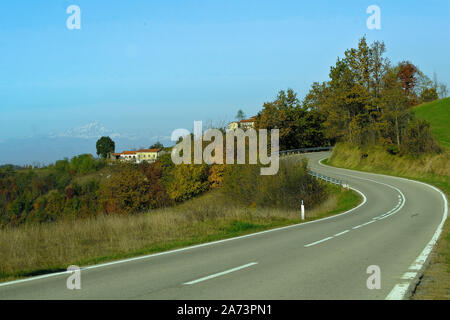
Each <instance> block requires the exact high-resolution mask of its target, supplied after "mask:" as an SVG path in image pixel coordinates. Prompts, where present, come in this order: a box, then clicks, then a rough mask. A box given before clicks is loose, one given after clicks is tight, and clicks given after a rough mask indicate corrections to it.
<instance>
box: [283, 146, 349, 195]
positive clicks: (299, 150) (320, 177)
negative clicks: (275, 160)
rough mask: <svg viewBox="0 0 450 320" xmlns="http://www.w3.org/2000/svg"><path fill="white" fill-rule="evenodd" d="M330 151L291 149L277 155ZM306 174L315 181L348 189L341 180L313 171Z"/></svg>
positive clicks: (319, 148) (327, 148)
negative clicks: (318, 180)
mask: <svg viewBox="0 0 450 320" xmlns="http://www.w3.org/2000/svg"><path fill="white" fill-rule="evenodd" d="M331 150H333V147H314V148H300V149H293V150H283V151H280V152H279V154H280V156H282V155H293V154H299V153H307V152H319V151H331ZM308 174H309V175H311V176H313V177H315V178H317V179H320V180H323V181H325V182H329V183H333V184H337V185H339V186H341V187H344V188H347V189H348V188H349V185H348V183H345V182H344V181H343V180H340V179H336V178H333V177H328V176H326V175H323V174H320V173H317V172H314V171H308Z"/></svg>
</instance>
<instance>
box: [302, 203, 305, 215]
mask: <svg viewBox="0 0 450 320" xmlns="http://www.w3.org/2000/svg"><path fill="white" fill-rule="evenodd" d="M302 220H305V206H304V205H303V200H302Z"/></svg>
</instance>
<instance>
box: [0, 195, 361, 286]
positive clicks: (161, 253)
mask: <svg viewBox="0 0 450 320" xmlns="http://www.w3.org/2000/svg"><path fill="white" fill-rule="evenodd" d="M349 188H350V189H352V190H353V191H355V192H356V193H358V194H359V195H360V196H361V197H362V198H363V201H362V202H361V203H360V204H359V205H357V206H356V207H354V208H353V209H350V210H347V211H345V212H342V213H339V214H335V215H333V216H329V217H325V218H321V219H317V220H313V221H308V222H301V223H297V224H293V225H290V226H285V227H279V228H274V229H270V230H265V231H259V232H255V233H250V234H246V235H243V236H238V237H233V238H228V239H223V240H216V241H212V242H206V243H201V244H197V245H193V246H190V247H185V248H180V249H174V250H168V251H163V252H158V253H152V254H148V255H144V256H138V257H134V258H128V259H122V260H117V261H112V262H106V263H101V264H94V265H91V266H87V267H82V268H81V270H82V271H83V270H89V269H96V268H103V267H107V266H112V265H116V264H121V263H127V262H131V261H138V260H144V259H150V258H154V257H158V256H162V255H166V254H172V253H178V252H183V251H187V250H192V249H197V248H201V247H206V246H212V245H216V244H220V243H224V242H228V241H234V240H239V239H245V238H251V237H255V236H258V235H261V234H265V233H270V232H276V231H281V230H286V229H291V228H296V227H301V226H305V225H309V224H312V223H319V222H322V221H325V220H329V219H335V218H337V217H341V216H343V215H346V214H349V213H351V212H353V211H355V210H356V209H359V208H360V207H362V206H363V205H365V204H366V202H367V197H366V195H365V194H364V193H362V192H361V191H359V190H357V189H355V188H353V187H349ZM67 273H70V272H69V271H62V272H55V273H49V274H45V275H42V276H34V277H30V278H25V279H20V280H13V281H8V282H3V283H0V287H4V286H9V285H14V284H18V283H22V282H28V281H33V280H38V279H42V278H48V277H54V276H59V275H63V274H67Z"/></svg>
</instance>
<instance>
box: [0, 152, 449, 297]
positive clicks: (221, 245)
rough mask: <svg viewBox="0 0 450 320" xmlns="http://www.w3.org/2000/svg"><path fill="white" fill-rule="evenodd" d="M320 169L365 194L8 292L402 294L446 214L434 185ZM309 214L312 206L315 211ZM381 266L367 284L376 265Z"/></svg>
mask: <svg viewBox="0 0 450 320" xmlns="http://www.w3.org/2000/svg"><path fill="white" fill-rule="evenodd" d="M329 155H330V152H317V153H311V154H303V155H294V156H296V157H299V158H300V157H307V158H308V159H309V161H310V167H311V170H312V171H313V172H315V173H318V174H321V175H324V176H328V177H333V178H334V179H337V180H342V181H348V183H349V185H350V186H351V187H352V188H355V189H357V190H358V191H360V192H361V193H362V194H363V195H364V197H365V202H364V203H363V204H362V205H360V206H359V207H358V208H356V209H354V210H352V211H350V212H348V213H346V214H341V215H337V216H333V217H331V218H326V219H323V220H317V221H313V222H309V223H303V224H299V225H294V226H288V227H283V228H278V229H274V230H269V231H264V232H259V233H256V234H252V235H246V236H241V237H237V238H233V239H227V240H222V241H216V242H213V243H207V244H202V245H197V246H193V247H189V248H183V249H178V250H173V251H168V252H164V253H159V254H154V255H148V256H142V257H136V258H132V259H127V260H121V261H113V262H110V263H105V264H101V265H95V266H89V267H86V268H83V269H82V271H81V289H80V290H68V289H67V288H66V280H67V278H68V276H69V275H68V274H67V273H63V274H54V275H50V276H48V275H47V276H45V277H36V278H32V279H31V280H30V279H28V280H27V281H16V282H10V283H4V284H0V299H386V298H390V299H400V298H403V297H405V296H407V294H408V292H409V290H411V288H413V287H414V283H415V281H416V279H417V278H418V276H419V275H420V272H421V269H422V268H423V264H424V262H425V261H426V259H427V256H428V253H429V251H430V250H431V249H430V248H432V246H433V239H437V236H439V230H440V227H442V224H443V221H444V218H445V217H446V214H447V212H446V210H447V203H446V199H445V197H443V195H442V194H441V193H440V192H439V191H438V190H437V189H434V188H432V187H430V186H428V185H425V184H422V183H418V182H414V181H410V180H406V179H400V178H395V177H388V176H382V175H376V174H370V173H363V172H356V171H350V170H345V169H337V168H332V167H327V166H323V165H320V164H319V160H321V159H323V158H325V157H327V156H329ZM306 214H307V213H306ZM374 265H375V266H378V267H379V268H380V270H381V288H380V289H372V290H371V289H368V288H367V284H366V283H367V279H368V277H369V276H370V274H367V269H368V267H370V266H374Z"/></svg>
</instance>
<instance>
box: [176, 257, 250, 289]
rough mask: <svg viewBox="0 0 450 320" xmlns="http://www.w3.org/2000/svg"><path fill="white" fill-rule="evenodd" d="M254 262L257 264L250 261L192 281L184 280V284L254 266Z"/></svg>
mask: <svg viewBox="0 0 450 320" xmlns="http://www.w3.org/2000/svg"><path fill="white" fill-rule="evenodd" d="M255 264H258V262H250V263H247V264H244V265H243V266H240V267H236V268H233V269H229V270H226V271H222V272H219V273H215V274H212V275H210V276H207V277H203V278H200V279H197V280H192V281H189V282H185V283H184V284H187V285H191V284H196V283H199V282H202V281H206V280H209V279H213V278H217V277H220V276H223V275H225V274H228V273H231V272H235V271H238V270H241V269H244V268H248V267H251V266H254V265H255Z"/></svg>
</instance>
